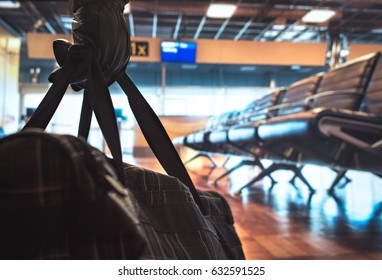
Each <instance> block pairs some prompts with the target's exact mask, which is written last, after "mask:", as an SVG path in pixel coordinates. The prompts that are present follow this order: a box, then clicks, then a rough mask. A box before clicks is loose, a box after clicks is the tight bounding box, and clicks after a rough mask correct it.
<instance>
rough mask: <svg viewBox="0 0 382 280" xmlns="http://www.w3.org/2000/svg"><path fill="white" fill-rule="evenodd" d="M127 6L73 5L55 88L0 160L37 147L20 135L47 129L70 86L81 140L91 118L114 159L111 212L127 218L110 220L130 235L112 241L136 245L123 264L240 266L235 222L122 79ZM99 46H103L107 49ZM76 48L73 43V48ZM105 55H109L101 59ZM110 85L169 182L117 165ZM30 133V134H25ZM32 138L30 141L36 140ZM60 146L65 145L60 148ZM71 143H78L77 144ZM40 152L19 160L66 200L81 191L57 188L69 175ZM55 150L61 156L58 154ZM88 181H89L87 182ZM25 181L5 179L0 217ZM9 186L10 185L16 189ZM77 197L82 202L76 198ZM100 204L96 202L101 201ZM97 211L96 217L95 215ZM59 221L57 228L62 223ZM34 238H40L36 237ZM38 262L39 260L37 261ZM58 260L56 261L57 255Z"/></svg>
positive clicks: (99, 1)
mask: <svg viewBox="0 0 382 280" xmlns="http://www.w3.org/2000/svg"><path fill="white" fill-rule="evenodd" d="M126 2H127V1H122V0H82V1H74V2H73V3H72V6H73V9H74V10H73V11H74V18H75V19H76V22H77V23H79V26H76V27H75V28H74V29H73V32H74V39H75V44H74V45H70V43H68V42H63V41H59V42H55V43H54V52H55V55H56V58H57V61H58V63H59V64H60V65H61V67H60V68H59V69H58V70H56V71H54V73H52V75H51V77H50V79H51V81H52V82H53V85H52V86H51V88H50V89H49V90H48V92H47V94H46V96H45V98H44V99H43V101H42V102H41V104H40V105H39V107H38V108H37V110H36V111H35V113H34V115H33V116H32V117H31V119H30V121H29V122H28V123H27V124H26V126H25V128H24V129H23V130H24V132H21V133H19V134H16V135H13V136H10V137H7V138H5V139H3V140H2V141H1V142H0V146H1V148H0V156H1V157H2V156H3V154H5V155H6V154H7V153H9V152H10V151H12V153H11V155H17V152H18V151H19V150H18V148H17V147H18V146H20V147H22V145H26V144H25V143H24V142H25V141H27V142H28V141H32V142H34V141H35V140H31V139H30V140H25V135H27V131H28V129H30V128H40V129H45V128H46V126H47V125H48V123H49V121H50V119H51V118H52V116H53V114H54V112H55V110H56V109H57V106H58V105H59V103H60V101H61V99H62V96H63V95H64V93H65V90H66V88H67V86H68V84H71V85H72V87H73V88H74V89H76V90H78V89H80V88H84V89H85V90H84V102H83V107H82V113H81V120H80V127H79V136H81V137H83V138H85V139H86V138H87V136H88V133H89V127H90V121H91V115H92V111H93V110H94V113H95V116H96V118H97V121H98V123H99V125H100V128H101V131H102V133H103V135H104V137H105V140H106V142H107V144H108V146H109V148H110V150H111V153H112V155H113V159H112V160H111V163H112V165H113V168H114V170H115V173H116V176H115V177H116V178H118V180H119V182H121V183H116V180H114V181H113V183H112V185H113V186H112V187H113V188H112V191H113V197H118V194H117V193H114V192H116V191H115V189H119V190H120V189H123V188H121V186H123V185H124V186H125V191H126V193H125V194H123V191H120V192H121V193H120V194H119V196H120V197H118V199H114V200H113V202H114V203H115V204H117V205H116V206H115V207H114V208H116V209H117V210H115V211H116V212H118V211H119V212H121V211H122V212H123V211H125V212H128V213H126V217H123V216H122V215H119V214H118V215H116V216H115V217H111V219H112V220H114V219H120V220H124V219H126V221H124V222H122V221H121V222H122V223H126V224H129V225H130V226H131V227H133V228H132V229H130V230H129V229H128V227H127V228H125V227H122V228H118V227H115V228H113V227H111V228H110V234H114V233H116V232H120V233H122V235H123V237H125V238H121V239H119V242H122V243H123V244H122V245H121V246H122V247H123V246H126V244H131V243H135V242H137V246H133V248H132V252H131V253H129V254H125V255H126V258H128V257H132V258H137V259H243V258H244V254H243V251H242V248H241V244H240V240H239V238H238V236H237V234H236V232H235V229H234V227H233V218H232V214H231V211H230V209H229V206H228V204H227V202H226V201H225V199H224V198H223V197H222V196H220V195H219V194H217V193H214V192H201V191H197V190H196V188H195V187H194V185H193V183H192V180H191V178H190V177H189V175H188V173H187V171H186V169H185V168H184V166H183V164H182V162H181V160H180V158H179V156H178V154H177V152H176V150H175V148H174V146H173V145H172V143H171V140H170V139H169V137H168V135H167V133H166V132H165V130H164V128H163V126H162V124H161V123H160V121H159V119H158V117H157V116H156V114H155V113H154V112H153V110H152V109H151V107H150V106H149V105H148V103H147V102H146V100H145V99H144V98H143V96H142V94H141V93H140V92H139V90H138V89H137V87H136V86H135V85H134V83H133V82H132V81H131V80H130V78H129V77H128V76H127V75H126V73H125V67H126V65H127V62H128V56H129V53H130V45H129V44H130V41H129V39H128V37H129V35H128V31H127V28H126V25H123V24H121V19H122V18H123V14H122V11H123V5H124V3H126ZM106 10H107V11H106ZM114 16H115V17H117V20H115V19H113V20H111V19H110V17H114ZM109 19H110V22H109V24H108V25H99V26H98V27H99V28H98V29H97V30H98V32H95V31H91V30H94V26H92V23H94V22H107V21H108V20H109ZM81 24H82V25H81ZM111 29H113V31H112V32H110V30H111ZM114 31H115V32H114ZM107 32H109V35H110V36H109V35H105V33H107ZM80 33H81V34H80ZM122 33H123V34H122ZM104 36H105V37H104ZM106 36H108V37H106ZM76 38H77V39H76ZM100 38H104V39H105V38H106V39H107V41H104V40H102V39H100ZM76 40H78V42H77V43H76ZM111 45H117V46H114V47H115V48H116V49H115V50H118V51H119V52H120V53H121V57H120V59H119V58H118V53H117V52H116V51H113V55H110V53H109V52H108V51H107V50H110V46H111ZM126 50H127V51H126ZM105 51H106V52H107V53H104V52H105ZM115 61H117V62H115ZM108 62H109V63H108ZM114 62H115V63H114ZM114 81H117V82H118V83H119V85H120V86H121V87H122V89H123V90H124V91H125V93H126V95H127V97H128V99H129V103H130V106H131V108H132V111H133V113H134V115H135V117H136V119H137V122H138V123H139V125H140V127H141V129H142V132H143V134H144V135H145V138H146V140H147V141H148V143H149V145H150V147H151V149H152V150H153V152H154V154H155V155H156V157H157V158H158V159H159V161H160V163H161V165H162V166H163V168H164V169H165V170H166V172H167V173H168V174H169V175H170V176H167V175H163V174H159V173H156V172H153V171H149V170H146V169H142V168H140V167H136V166H133V165H129V164H124V163H122V153H121V146H120V142H119V141H120V140H119V135H118V129H117V123H116V118H115V115H114V108H113V106H112V103H111V98H110V95H109V92H108V89H107V85H109V84H111V83H113V82H114ZM28 133H30V134H31V132H28ZM34 133H35V132H34ZM32 134H33V133H32ZM35 134H36V133H35ZM36 135H37V134H36ZM42 135H45V136H35V139H38V138H41V139H42V138H43V137H47V138H49V137H53V138H55V139H56V138H64V139H69V138H70V139H72V140H73V138H71V137H68V136H53V135H51V136H46V135H47V134H42ZM32 138H33V139H34V137H32ZM15 139H17V141H15ZM44 139H45V138H44ZM72 140H70V142H71V143H73V142H75V141H74V140H73V141H72ZM23 141H24V142H23ZM36 141H37V142H38V140H36ZM62 141H63V142H65V141H66V140H62ZM77 141H79V142H81V140H77ZM40 142H41V141H40ZM75 145H77V144H75ZM81 145H83V144H81ZM40 146H41V143H40ZM40 146H38V145H35V146H32V148H31V150H28V151H26V150H25V149H24V150H23V152H28V153H30V154H31V158H33V157H34V158H37V159H38V161H37V162H40V161H41V164H38V166H40V168H43V167H44V168H45V169H44V170H45V171H44V174H52V176H57V179H54V180H55V182H57V185H59V186H60V189H61V190H62V192H64V193H65V192H67V189H70V190H76V189H78V188H83V186H82V185H72V183H73V182H72V181H70V182H71V183H70V184H69V183H68V181H67V180H63V174H67V173H65V172H67V171H63V170H67V169H70V168H72V167H69V166H66V167H61V168H60V169H56V170H55V171H54V172H52V171H51V170H50V169H49V168H50V162H51V161H53V162H54V161H59V160H60V158H59V157H58V156H56V157H55V158H54V157H53V155H55V154H54V153H51V154H50V153H49V155H52V156H49V157H47V156H44V155H47V154H46V152H45V153H42V151H41V149H39V148H36V147H40ZM64 146H65V145H64ZM78 146H80V145H78ZM85 146H86V145H85ZM33 147H34V148H33ZM56 148H57V149H62V148H60V147H59V146H57V147H56ZM83 149H84V151H83V153H86V154H89V153H88V152H85V151H93V152H91V153H90V154H93V156H95V157H96V159H88V161H97V157H101V158H102V157H103V156H100V153H99V152H97V151H96V150H94V149H92V148H90V147H83ZM77 152H78V153H80V154H81V153H82V152H81V151H77ZM73 156H74V157H76V156H77V155H76V154H74V155H73ZM7 159H8V162H9V163H10V164H11V165H12V166H14V168H15V170H18V171H17V172H20V171H19V170H21V167H22V166H25V162H23V161H22V159H19V158H18V157H17V160H15V159H14V158H13V160H12V156H9V155H8V156H7ZM68 164H70V163H68ZM103 166H104V167H103V168H104V169H105V170H108V174H113V173H114V171H112V170H113V169H112V168H110V165H103ZM96 170H97V171H96V173H98V172H100V173H101V174H103V173H105V170H103V171H102V170H101V168H99V169H96ZM60 172H63V173H60ZM92 172H94V170H89V173H81V172H80V173H78V174H79V175H81V176H86V177H87V179H88V180H90V181H91V179H90V178H92V177H93V176H97V175H95V174H93V173H92ZM37 174H39V173H37ZM53 174H55V175H53ZM86 174H92V175H91V176H90V175H89V176H87V175H86ZM24 175H25V174H24ZM24 175H23V176H22V177H23V178H24V179H20V180H19V179H15V178H16V177H17V174H13V176H10V177H9V174H4V175H2V176H1V177H0V182H2V184H1V185H0V189H1V190H0V194H1V196H2V197H4V199H1V200H0V201H1V202H2V203H1V204H0V210H4V209H5V210H6V211H7V210H8V208H12V207H13V208H14V209H18V207H19V205H20V201H18V200H17V195H18V194H20V192H17V191H16V192H15V195H14V199H13V202H12V203H5V201H8V200H7V199H6V197H7V196H8V195H9V192H10V193H12V190H13V188H14V186H15V185H17V186H19V188H20V189H24V186H28V185H29V186H30V184H31V181H30V179H29V178H28V176H32V177H33V176H37V175H36V173H35V172H32V173H30V174H29V175H28V176H24ZM47 176H50V175H47ZM81 176H80V177H81ZM20 178H21V176H20ZM36 178H37V179H36ZM36 178H35V179H34V180H35V181H34V183H33V186H30V188H32V189H34V190H38V189H39V188H40V185H39V184H40V181H39V180H40V179H39V178H40V177H36ZM95 178H97V177H95ZM108 178H109V177H108ZM13 180H16V182H17V183H15V182H14V181H13ZM23 180H24V181H23ZM36 180H37V181H36ZM3 182H4V184H3ZM85 182H87V181H85ZM109 183H110V182H109ZM86 188H87V187H86ZM94 188H97V192H99V193H103V195H107V196H110V195H109V193H108V192H106V191H105V190H104V189H105V186H102V185H101V186H99V187H98V186H95V185H94ZM98 188H99V189H98ZM32 192H33V191H32ZM34 192H35V195H34V196H33V197H34V199H36V200H38V199H39V198H38V195H36V191H34ZM80 193H81V192H80ZM37 194H38V192H37ZM71 194H72V195H74V196H76V195H75V193H74V191H73V192H71ZM88 195H89V193H88ZM84 196H85V197H84V198H83V199H84V201H86V200H89V199H90V198H89V197H86V194H85V195H84ZM21 197H22V196H21ZM81 197H83V196H82V194H81ZM73 199H74V198H73ZM99 199H101V201H102V197H101V198H99ZM68 201H69V203H65V208H69V210H70V211H74V210H73V209H76V208H73V207H74V205H73V203H72V202H71V201H72V200H71V199H69V200H68ZM76 201H77V200H76ZM81 203H82V202H80V200H78V204H77V207H78V208H79V209H80V208H81V206H78V205H80V204H81ZM32 205H33V204H32ZM44 211H49V209H45V208H42V209H40V210H39V212H44ZM99 211H101V210H99ZM99 211H98V212H96V213H99ZM119 212H118V213H119ZM111 214H112V213H109V212H105V213H104V214H103V215H111ZM80 217H81V218H78V219H86V216H85V215H81V216H80ZM17 218H19V221H20V219H21V220H22V219H23V214H21V216H17ZM60 220H61V221H62V218H61V219H60ZM7 221H8V223H9V225H8V226H9V231H8V232H9V234H11V233H12V232H13V231H16V230H19V229H20V228H23V229H24V228H25V227H24V224H22V223H21V224H20V225H17V226H15V223H14V222H12V221H14V219H13V217H9V218H8V219H7ZM65 221H66V220H65ZM137 221H138V222H137ZM38 223H39V224H40V225H42V226H41V228H43V229H46V228H47V227H48V226H47V225H46V223H45V220H44V219H43V220H41V221H39V222H38ZM67 227H69V232H72V231H73V228H75V229H76V228H77V223H74V224H73V223H72V221H71V220H70V218H69V221H66V223H61V224H60V226H59V228H61V229H64V231H65V230H67ZM97 227H101V228H102V227H105V225H104V221H103V220H102V219H101V220H100V221H99V223H98V224H97V225H96V226H94V228H97ZM106 228H107V227H106ZM78 229H79V230H80V231H81V234H82V235H81V236H82V237H84V236H87V235H89V240H93V239H94V237H93V235H94V234H96V232H95V233H93V234H92V233H91V232H90V233H89V230H88V231H82V228H78ZM35 230H37V231H38V229H35ZM125 232H126V233H125ZM24 235H28V234H27V232H26V231H25V230H24V233H23V236H24ZM43 236H44V238H42V240H43V241H44V242H45V243H44V244H46V243H49V240H51V236H50V235H49V234H46V233H44V234H43ZM53 236H55V233H53ZM97 237H98V235H97ZM102 238H103V240H106V241H105V242H106V243H107V242H109V241H110V239H105V237H104V236H103V235H102ZM85 239H86V238H85ZM19 240H20V239H19ZM73 240H74V244H75V245H73V244H71V242H70V241H71V240H69V241H68V240H66V241H67V243H69V244H71V245H70V246H74V247H76V246H77V244H79V243H78V242H77V241H76V240H77V239H76V236H74V238H73ZM89 240H85V242H84V245H83V247H87V246H88V245H89V244H91V242H89ZM112 240H114V239H112ZM142 240H143V242H142ZM125 243H126V244H125ZM49 244H50V243H49ZM49 246H50V245H49ZM81 246H82V245H81ZM9 247H10V248H9ZM12 248H13V247H12V246H8V251H7V252H9V256H12V254H13V253H14V252H12ZM38 249H39V250H40V251H41V250H42V248H40V247H38ZM0 250H1V248H0ZM9 250H10V251H9ZM84 250H85V251H87V250H90V249H89V248H85V249H84ZM74 252H75V251H74ZM39 253H40V252H39ZM16 255H17V257H23V255H22V252H18V254H16ZM3 256H4V255H3ZM65 256H66V257H67V258H124V257H122V254H114V251H112V252H111V253H110V254H103V255H101V254H98V255H97V254H93V255H90V254H83V255H81V254H78V253H73V254H72V255H65ZM5 257H6V256H5ZM25 257H27V258H28V255H25ZM42 257H44V254H42ZM48 257H51V255H48ZM57 257H59V254H58V255H57Z"/></svg>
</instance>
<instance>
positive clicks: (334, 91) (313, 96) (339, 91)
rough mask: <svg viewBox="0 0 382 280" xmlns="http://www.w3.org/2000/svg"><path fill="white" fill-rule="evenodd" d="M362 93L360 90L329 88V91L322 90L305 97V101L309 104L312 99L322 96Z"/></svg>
mask: <svg viewBox="0 0 382 280" xmlns="http://www.w3.org/2000/svg"><path fill="white" fill-rule="evenodd" d="M361 94H362V93H360V92H351V91H349V90H329V91H324V92H320V93H317V94H313V95H311V96H308V97H307V98H305V103H306V104H308V103H309V102H311V101H312V100H315V99H320V98H322V97H327V96H331V95H361Z"/></svg>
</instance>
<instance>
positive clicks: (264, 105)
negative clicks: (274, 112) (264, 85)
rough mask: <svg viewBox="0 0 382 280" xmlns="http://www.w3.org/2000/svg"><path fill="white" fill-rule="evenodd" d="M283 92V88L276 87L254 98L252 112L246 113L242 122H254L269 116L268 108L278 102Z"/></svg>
mask: <svg viewBox="0 0 382 280" xmlns="http://www.w3.org/2000/svg"><path fill="white" fill-rule="evenodd" d="M284 93H285V90H284V89H276V90H274V91H273V92H271V93H268V94H266V95H264V96H263V97H261V98H259V99H258V100H256V102H255V103H254V104H253V109H252V112H250V113H249V114H247V116H246V120H245V121H244V122H255V121H259V120H264V119H267V118H269V117H270V115H269V108H270V107H272V106H275V105H277V104H279V102H280V100H281V99H282V96H283V94H284Z"/></svg>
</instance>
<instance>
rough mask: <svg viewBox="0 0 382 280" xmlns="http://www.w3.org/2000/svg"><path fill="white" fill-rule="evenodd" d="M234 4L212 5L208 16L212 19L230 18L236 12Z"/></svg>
mask: <svg viewBox="0 0 382 280" xmlns="http://www.w3.org/2000/svg"><path fill="white" fill-rule="evenodd" d="M236 8H237V6H236V5H234V4H216V3H215V4H210V6H209V7H208V10H207V16H208V17H210V18H230V17H231V16H232V15H233V13H234V12H235V11H236Z"/></svg>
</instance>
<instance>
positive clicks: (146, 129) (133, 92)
mask: <svg viewBox="0 0 382 280" xmlns="http://www.w3.org/2000/svg"><path fill="white" fill-rule="evenodd" d="M117 82H118V84H119V85H120V86H121V88H122V89H123V91H124V92H125V94H126V95H127V98H128V100H129V104H130V107H131V110H132V111H133V113H134V116H135V118H136V120H137V122H138V124H139V127H140V128H141V130H142V133H143V135H144V137H145V139H146V141H147V143H148V144H149V146H150V148H151V150H152V151H153V152H154V154H155V156H156V157H157V159H158V160H159V162H160V164H161V165H162V167H163V168H164V170H165V171H166V172H167V174H168V175H171V176H174V177H177V178H178V179H179V180H180V181H181V182H182V183H184V184H185V185H186V186H187V187H188V189H189V190H190V192H191V194H192V196H193V198H194V201H195V203H196V204H197V205H198V206H199V209H200V211H201V212H202V214H204V215H206V213H207V212H206V211H205V209H204V206H203V204H202V203H201V199H200V197H199V194H198V193H197V191H196V188H195V186H194V184H193V182H192V180H191V178H190V175H189V174H188V172H187V170H186V168H185V167H184V165H183V162H182V160H181V159H180V157H179V154H178V152H177V151H176V149H175V147H174V145H173V144H172V142H171V140H170V138H169V136H168V134H167V132H166V130H165V128H164V127H163V125H162V123H161V121H160V120H159V118H158V116H157V115H156V114H155V112H154V111H153V109H152V108H151V106H150V105H149V104H148V103H147V101H146V99H145V98H144V97H143V96H142V93H141V92H140V91H139V89H138V88H137V87H136V86H135V84H134V83H133V81H132V80H131V79H130V77H129V76H128V75H127V74H126V73H123V74H122V75H121V76H120V77H119V78H118V79H117Z"/></svg>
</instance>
